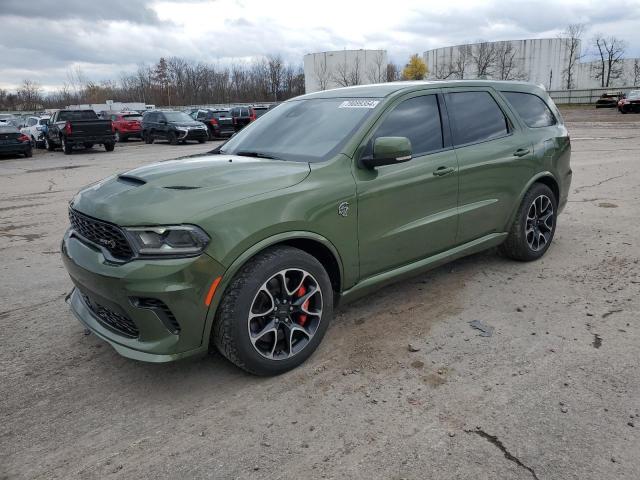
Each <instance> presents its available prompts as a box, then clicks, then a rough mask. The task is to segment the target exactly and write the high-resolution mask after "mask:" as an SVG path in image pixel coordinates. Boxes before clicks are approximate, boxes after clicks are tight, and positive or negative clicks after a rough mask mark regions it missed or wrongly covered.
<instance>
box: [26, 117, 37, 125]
mask: <svg viewBox="0 0 640 480" xmlns="http://www.w3.org/2000/svg"><path fill="white" fill-rule="evenodd" d="M36 123H37V120H36V119H35V118H30V119H29V120H28V121H27V127H33V126H34V125H35V124H36Z"/></svg>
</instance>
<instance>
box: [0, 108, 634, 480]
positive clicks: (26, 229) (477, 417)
mask: <svg viewBox="0 0 640 480" xmlns="http://www.w3.org/2000/svg"><path fill="white" fill-rule="evenodd" d="M565 118H566V119H567V121H568V125H569V127H570V131H571V134H572V144H573V169H574V185H573V186H572V191H571V195H570V203H569V205H568V207H567V209H566V211H565V213H564V214H563V215H562V216H561V217H560V222H559V226H558V230H557V233H556V238H555V241H554V244H553V246H552V248H551V249H550V251H549V252H548V254H547V255H546V256H545V258H544V259H543V260H541V261H538V262H535V263H529V264H522V263H515V262H511V261H508V260H506V259H503V258H500V257H498V256H497V255H496V254H495V252H493V251H489V252H485V253H482V254H479V255H474V256H472V257H469V258H466V259H463V260H460V261H457V262H455V263H453V264H450V265H448V266H445V267H442V268H439V269H437V270H434V271H432V272H430V273H428V274H426V275H423V276H421V277H418V278H415V279H413V280H410V281H406V282H403V283H399V284H397V285H395V286H393V287H391V288H388V289H386V290H384V291H382V292H379V293H377V294H374V295H371V296H370V297H368V298H366V299H364V300H362V301H360V302H358V303H356V304H353V305H350V306H348V307H346V308H343V309H342V310H341V311H339V313H338V315H337V318H336V319H335V321H334V323H333V324H332V326H331V328H330V330H329V332H328V334H327V336H326V337H325V340H324V342H323V344H322V345H321V347H320V349H319V351H318V352H317V353H316V354H315V355H314V356H313V357H312V358H311V360H310V361H309V362H307V363H306V364H305V365H304V366H303V367H301V368H299V369H297V370H296V371H293V372H290V373H289V374H286V375H283V376H280V377H277V378H268V379H261V378H255V377H251V376H248V375H246V374H244V373H242V372H241V371H240V370H238V369H236V368H234V367H232V366H231V365H230V364H228V363H227V362H226V361H224V360H223V359H222V358H220V357H214V356H212V357H207V358H204V359H195V360H189V361H184V362H180V363H175V364H171V365H149V364H143V363H137V362H134V361H130V360H126V359H123V358H121V357H119V356H118V355H117V354H116V353H115V352H114V351H113V350H112V349H111V348H110V347H108V346H107V345H105V344H104V343H102V342H101V341H99V340H98V339H97V338H95V337H94V336H84V335H83V329H82V328H81V326H80V324H78V322H77V321H76V320H75V319H74V318H72V316H71V314H70V313H69V310H68V308H67V306H66V305H65V303H64V301H63V297H64V295H65V294H66V293H67V292H68V291H69V289H70V287H71V285H70V282H69V280H68V278H67V276H66V273H65V271H64V269H63V268H62V265H61V262H60V259H59V241H60V238H61V236H62V234H63V232H64V230H65V228H66V223H67V220H66V209H67V202H68V200H69V199H70V198H71V197H72V195H73V194H74V193H75V192H76V191H77V190H78V189H79V188H80V187H81V186H83V185H85V184H87V183H89V182H92V181H95V180H98V179H100V178H102V177H104V176H107V175H109V174H111V173H112V172H114V171H122V170H125V169H128V168H130V167H134V166H136V165H140V164H143V163H147V162H149V161H152V160H159V159H166V158H170V157H177V156H181V155H184V154H191V153H197V152H199V151H203V150H206V149H208V148H211V147H212V144H208V145H204V146H203V145H197V144H194V145H190V146H187V147H181V146H176V147H172V146H168V145H165V144H158V145H153V146H147V145H142V144H140V143H131V144H129V145H126V146H122V147H121V146H118V147H117V148H116V151H115V152H114V153H105V152H103V151H99V150H98V149H96V150H95V151H94V152H90V153H77V154H74V155H73V156H71V157H68V156H64V155H63V154H62V153H60V152H57V153H55V154H52V153H43V152H38V154H37V155H35V156H34V157H33V159H29V160H25V159H2V160H0V253H1V254H2V263H1V264H0V278H2V282H0V348H1V352H2V354H1V355H0V389H1V391H0V478H11V479H13V478H29V479H54V478H60V479H76V478H78V479H86V478H96V479H103V478H153V479H159V478H167V479H175V478H185V479H186V478H215V479H218V478H220V479H222V478H251V479H253V478H256V479H258V478H269V479H276V478H282V479H290V478H340V479H342V478H356V479H359V478H362V479H371V478H392V479H399V478H407V479H425V478H433V479H460V478H472V479H497V478H499V479H501V480H503V479H504V480H506V479H527V480H528V479H539V480H546V479H563V480H566V479H581V480H584V479H603V478H615V479H634V480H635V479H637V478H640V463H639V462H638V458H640V367H639V362H640V354H639V351H638V346H639V345H640V326H639V324H638V320H639V319H638V312H639V311H640V297H639V296H638V292H639V290H640V264H639V263H638V262H639V260H640V248H639V245H640V225H639V224H638V209H639V207H640V155H639V153H640V115H635V116H633V115H624V116H622V115H618V114H616V112H614V111H611V110H606V111H597V112H596V111H595V110H593V109H573V110H570V111H566V112H565ZM471 320H481V321H482V322H484V323H486V324H488V325H490V326H492V327H494V328H495V331H494V334H493V336H491V337H481V336H479V335H478V333H479V332H478V331H476V330H473V329H471V327H470V326H469V323H468V322H469V321H471ZM410 342H411V343H412V344H414V345H416V346H417V347H419V348H420V350H419V351H417V352H410V351H408V349H407V344H408V343H410Z"/></svg>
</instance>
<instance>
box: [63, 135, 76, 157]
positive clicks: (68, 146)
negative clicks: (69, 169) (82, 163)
mask: <svg viewBox="0 0 640 480" xmlns="http://www.w3.org/2000/svg"><path fill="white" fill-rule="evenodd" d="M60 143H62V151H63V152H64V154H65V155H71V152H73V145H71V144H70V143H68V142H67V140H66V139H65V138H64V137H61V138H60Z"/></svg>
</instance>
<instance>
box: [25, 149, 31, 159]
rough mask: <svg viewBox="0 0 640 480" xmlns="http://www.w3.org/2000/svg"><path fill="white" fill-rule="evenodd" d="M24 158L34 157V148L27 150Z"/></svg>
mask: <svg viewBox="0 0 640 480" xmlns="http://www.w3.org/2000/svg"><path fill="white" fill-rule="evenodd" d="M24 156H25V158H31V157H33V149H32V148H29V149H28V150H25V152H24Z"/></svg>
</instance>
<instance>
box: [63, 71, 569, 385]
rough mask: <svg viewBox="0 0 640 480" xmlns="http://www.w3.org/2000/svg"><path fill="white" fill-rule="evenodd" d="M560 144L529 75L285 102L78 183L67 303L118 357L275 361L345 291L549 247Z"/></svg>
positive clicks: (315, 326) (252, 367) (565, 144)
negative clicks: (210, 137)
mask: <svg viewBox="0 0 640 480" xmlns="http://www.w3.org/2000/svg"><path fill="white" fill-rule="evenodd" d="M570 152H571V145H570V141H569V135H568V133H567V129H566V128H565V126H564V124H563V120H562V117H561V116H560V113H559V112H558V110H557V108H556V107H555V105H554V104H553V102H552V101H551V99H550V98H549V95H548V94H547V93H546V92H545V91H544V89H542V88H539V87H537V86H534V85H532V84H528V83H519V82H493V81H446V82H397V83H385V84H379V85H368V86H358V87H350V88H341V89H336V90H329V91H324V92H317V93H312V94H308V95H304V96H301V97H298V98H294V99H292V100H289V101H287V102H284V103H282V104H281V105H279V106H278V107H277V108H275V109H273V110H271V111H269V112H268V113H266V114H265V115H264V116H262V117H261V118H259V119H258V120H257V121H255V122H252V123H251V124H249V125H248V126H247V127H246V128H245V129H243V130H242V131H241V132H240V133H238V134H237V135H235V136H234V137H233V138H232V139H230V140H229V141H228V142H227V143H225V144H224V145H222V146H221V147H219V148H217V149H216V150H214V151H213V152H211V153H210V154H207V155H204V156H201V157H193V158H186V159H181V160H173V161H166V162H161V163H156V164H153V165H148V166H144V167H140V168H136V169H134V170H131V171H129V172H126V173H122V174H119V175H114V176H112V177H109V178H106V179H105V180H102V181H100V182H98V183H96V184H94V185H91V186H89V187H87V188H85V189H84V190H82V191H80V192H79V193H78V194H77V195H76V196H75V197H74V198H73V200H72V202H71V204H70V208H69V218H70V222H71V226H70V228H69V230H68V231H67V233H66V234H65V236H64V240H63V242H62V258H63V261H64V264H65V266H66V268H67V270H68V272H69V274H70V276H71V279H72V281H73V283H74V285H75V288H74V290H73V291H72V293H71V295H70V299H69V302H70V305H71V309H72V311H73V313H74V314H75V315H76V316H77V317H78V319H79V320H80V321H81V322H82V323H83V324H84V325H85V326H86V327H87V328H89V329H90V330H91V331H93V332H94V333H95V334H96V335H97V336H98V337H100V338H102V339H104V340H106V341H107V342H109V343H110V344H111V345H112V346H113V347H114V348H115V349H116V350H117V351H118V352H119V353H120V354H122V355H124V356H127V357H130V358H134V359H137V360H145V361H151V362H165V361H170V360H176V359H179V358H184V357H187V356H190V355H194V354H200V353H205V352H207V351H208V349H209V348H211V347H213V348H217V350H219V351H220V353H222V354H223V355H224V356H225V357H226V358H228V359H229V360H230V361H232V362H233V363H235V364H236V365H238V366H239V367H242V368H244V369H246V370H248V371H249V372H252V373H255V374H260V375H270V374H277V373H281V372H284V371H287V370H289V369H291V368H293V367H295V366H297V365H299V364H300V363H302V362H303V361H304V360H305V359H307V358H308V357H309V356H310V355H311V354H312V353H313V351H314V350H315V349H316V348H317V346H318V344H319V343H320V341H321V340H322V337H323V336H324V334H325V332H326V330H327V327H328V325H329V322H330V321H331V318H332V314H333V309H334V307H335V306H336V305H337V304H338V303H339V302H341V301H347V300H352V299H355V298H358V297H360V296H362V295H365V294H367V293H368V292H371V291H372V290H374V289H376V288H379V287H381V286H383V285H385V284H388V283H389V282H392V281H396V280H399V279H402V278H406V277H408V276H411V275H415V274H417V273H420V272H422V271H425V270H427V269H429V268H433V267H435V266H437V265H440V264H442V263H444V262H448V261H450V260H453V259H456V258H459V257H461V256H464V255H468V254H471V253H474V252H478V251H480V250H483V249H487V248H489V247H494V246H500V249H501V250H502V252H503V253H504V254H505V255H507V256H508V257H510V258H513V259H515V260H521V261H529V260H535V259H538V258H540V257H541V256H542V255H544V253H545V252H546V251H547V249H548V248H549V246H550V244H551V241H552V239H553V235H554V232H555V228H556V222H557V218H558V214H559V213H560V212H561V211H562V209H563V207H564V206H565V204H566V201H567V193H568V191H569V186H570V183H571V168H570V165H569V158H570Z"/></svg>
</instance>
